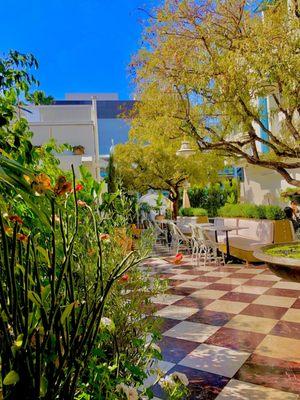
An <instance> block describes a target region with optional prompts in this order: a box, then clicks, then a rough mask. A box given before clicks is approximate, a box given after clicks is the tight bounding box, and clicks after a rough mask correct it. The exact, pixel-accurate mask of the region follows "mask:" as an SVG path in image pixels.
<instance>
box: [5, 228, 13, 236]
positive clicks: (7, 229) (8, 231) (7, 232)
mask: <svg viewBox="0 0 300 400" xmlns="http://www.w3.org/2000/svg"><path fill="white" fill-rule="evenodd" d="M4 231H5V233H6V234H7V235H8V236H11V235H12V234H13V229H12V228H10V227H9V226H6V227H5V228H4Z"/></svg>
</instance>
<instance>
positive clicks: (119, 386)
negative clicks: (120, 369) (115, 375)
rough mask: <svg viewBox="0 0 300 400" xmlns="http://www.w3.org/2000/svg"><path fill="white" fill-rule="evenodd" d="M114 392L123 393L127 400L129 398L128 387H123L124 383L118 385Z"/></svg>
mask: <svg viewBox="0 0 300 400" xmlns="http://www.w3.org/2000/svg"><path fill="white" fill-rule="evenodd" d="M116 391H117V392H119V393H124V394H125V395H126V397H127V399H128V396H129V387H128V386H127V385H125V383H120V384H119V385H117V386H116Z"/></svg>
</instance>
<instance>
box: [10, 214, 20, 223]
mask: <svg viewBox="0 0 300 400" xmlns="http://www.w3.org/2000/svg"><path fill="white" fill-rule="evenodd" d="M8 219H9V220H10V221H11V222H16V223H17V224H20V225H22V224H23V220H22V219H21V218H20V217H19V216H18V215H11V216H10V217H9V218H8Z"/></svg>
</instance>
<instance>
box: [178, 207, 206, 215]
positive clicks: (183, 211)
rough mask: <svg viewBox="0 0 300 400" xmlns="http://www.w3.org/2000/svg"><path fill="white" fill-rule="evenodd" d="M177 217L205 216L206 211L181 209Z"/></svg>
mask: <svg viewBox="0 0 300 400" xmlns="http://www.w3.org/2000/svg"><path fill="white" fill-rule="evenodd" d="M179 215H180V216H181V217H202V216H207V211H206V210H204V208H192V207H191V208H181V209H180V210H179Z"/></svg>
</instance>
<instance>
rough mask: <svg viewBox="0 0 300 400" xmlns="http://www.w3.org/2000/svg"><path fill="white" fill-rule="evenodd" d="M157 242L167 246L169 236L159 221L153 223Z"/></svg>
mask: <svg viewBox="0 0 300 400" xmlns="http://www.w3.org/2000/svg"><path fill="white" fill-rule="evenodd" d="M152 224H153V227H154V234H155V238H156V242H158V243H161V244H164V245H166V244H167V243H168V235H167V231H166V230H165V229H162V228H161V226H160V225H159V223H158V222H157V221H152Z"/></svg>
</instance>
